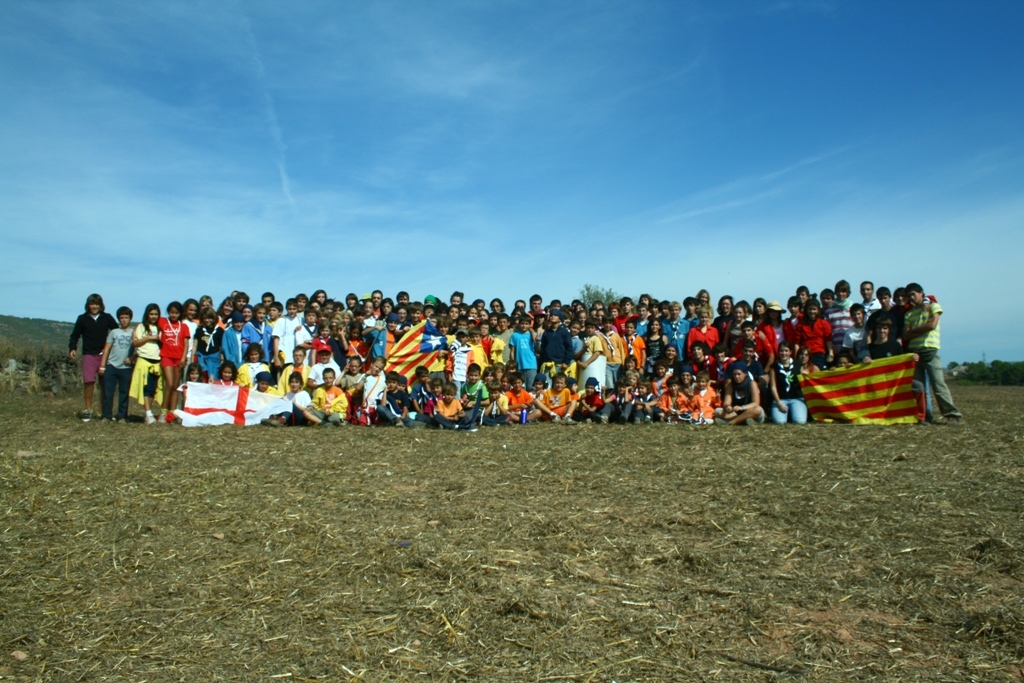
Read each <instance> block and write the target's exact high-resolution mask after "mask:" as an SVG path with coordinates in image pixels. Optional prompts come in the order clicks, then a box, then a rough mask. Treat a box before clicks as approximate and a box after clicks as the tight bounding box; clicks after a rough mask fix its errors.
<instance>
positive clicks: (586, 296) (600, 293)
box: [579, 283, 622, 308]
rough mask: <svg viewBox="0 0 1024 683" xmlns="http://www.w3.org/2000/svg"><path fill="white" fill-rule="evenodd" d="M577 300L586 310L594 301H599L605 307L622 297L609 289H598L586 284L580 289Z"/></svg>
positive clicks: (596, 286) (595, 286)
mask: <svg viewBox="0 0 1024 683" xmlns="http://www.w3.org/2000/svg"><path fill="white" fill-rule="evenodd" d="M579 298H580V301H582V302H583V304H584V305H585V306H586V307H587V308H590V306H591V305H592V304H593V303H594V302H595V301H600V302H602V303H604V304H605V306H607V305H608V304H609V303H610V302H612V301H618V300H619V299H621V298H622V295H621V294H619V293H618V292H616V291H615V290H614V289H612V288H611V287H599V286H598V285H592V284H590V283H587V284H585V285H583V286H582V287H580V293H579Z"/></svg>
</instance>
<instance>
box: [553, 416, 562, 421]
mask: <svg viewBox="0 0 1024 683" xmlns="http://www.w3.org/2000/svg"><path fill="white" fill-rule="evenodd" d="M551 421H552V422H554V423H558V422H561V421H562V418H561V417H559V416H558V415H552V416H551Z"/></svg>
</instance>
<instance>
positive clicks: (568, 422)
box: [562, 417, 577, 425]
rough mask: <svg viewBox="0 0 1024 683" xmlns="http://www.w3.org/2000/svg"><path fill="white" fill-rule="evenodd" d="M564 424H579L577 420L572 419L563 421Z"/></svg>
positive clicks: (568, 418)
mask: <svg viewBox="0 0 1024 683" xmlns="http://www.w3.org/2000/svg"><path fill="white" fill-rule="evenodd" d="M562 424H567V425H574V424H577V422H576V420H574V419H572V418H571V417H567V418H565V419H564V420H562Z"/></svg>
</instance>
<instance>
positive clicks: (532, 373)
mask: <svg viewBox="0 0 1024 683" xmlns="http://www.w3.org/2000/svg"><path fill="white" fill-rule="evenodd" d="M519 372H520V373H521V374H522V375H523V386H524V387H526V389H527V390H530V389H533V378H534V377H536V376H537V368H533V369H532V370H531V369H529V368H526V369H523V370H520V371H519Z"/></svg>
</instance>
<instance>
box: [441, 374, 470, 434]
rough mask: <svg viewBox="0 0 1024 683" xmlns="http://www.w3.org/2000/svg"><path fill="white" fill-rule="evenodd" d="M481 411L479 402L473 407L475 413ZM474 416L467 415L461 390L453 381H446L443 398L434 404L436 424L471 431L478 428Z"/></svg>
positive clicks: (446, 427) (443, 427)
mask: <svg viewBox="0 0 1024 683" xmlns="http://www.w3.org/2000/svg"><path fill="white" fill-rule="evenodd" d="M478 411H479V403H478V404H477V407H476V408H474V409H473V415H475V414H476V413H477V412H478ZM471 418H472V416H469V417H467V415H466V411H465V410H463V407H462V401H460V400H459V390H458V389H457V388H456V386H455V384H454V383H452V382H446V383H445V385H444V387H443V388H442V389H441V399H440V400H439V401H438V402H437V405H436V406H434V424H436V425H437V426H438V427H440V428H441V429H463V430H467V431H470V432H475V431H476V430H477V427H476V424H475V422H476V421H475V420H474V419H471Z"/></svg>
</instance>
